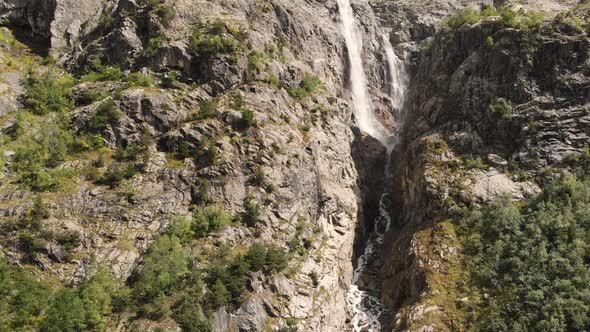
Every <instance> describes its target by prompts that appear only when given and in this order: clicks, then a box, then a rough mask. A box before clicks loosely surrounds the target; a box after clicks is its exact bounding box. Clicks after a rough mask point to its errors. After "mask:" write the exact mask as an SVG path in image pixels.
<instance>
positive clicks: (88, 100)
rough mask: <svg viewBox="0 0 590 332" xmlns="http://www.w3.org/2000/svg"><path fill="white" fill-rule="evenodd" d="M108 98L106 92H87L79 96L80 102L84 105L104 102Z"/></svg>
mask: <svg viewBox="0 0 590 332" xmlns="http://www.w3.org/2000/svg"><path fill="white" fill-rule="evenodd" d="M108 96H109V95H108V93H106V92H104V91H97V90H94V89H92V90H86V91H84V92H82V93H81V94H80V95H79V96H78V102H79V103H80V104H82V105H90V104H92V103H94V102H96V101H101V100H104V99H106V98H107V97H108Z"/></svg>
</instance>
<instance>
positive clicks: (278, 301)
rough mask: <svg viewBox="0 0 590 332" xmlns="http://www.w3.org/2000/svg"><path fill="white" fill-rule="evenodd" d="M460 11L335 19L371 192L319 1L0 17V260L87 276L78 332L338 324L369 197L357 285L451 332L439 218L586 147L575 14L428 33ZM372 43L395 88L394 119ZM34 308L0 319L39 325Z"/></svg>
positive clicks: (452, 307)
mask: <svg viewBox="0 0 590 332" xmlns="http://www.w3.org/2000/svg"><path fill="white" fill-rule="evenodd" d="M479 5H480V3H479V2H478V1H424V2H422V1H418V2H417V1H385V2H355V3H353V4H352V6H353V9H354V11H355V13H356V17H357V19H358V21H359V25H360V26H361V27H362V31H363V42H364V47H363V60H364V66H365V71H366V72H367V76H368V82H367V84H368V87H369V91H370V93H371V95H372V96H373V103H374V105H375V109H376V112H377V113H378V114H379V118H380V119H381V120H382V122H383V124H384V125H385V126H387V127H388V128H390V129H392V130H393V129H396V130H397V132H399V133H401V134H399V135H400V142H401V143H400V144H399V145H398V146H397V147H396V149H395V150H394V152H393V153H392V157H391V162H390V163H389V165H390V169H389V170H388V175H387V176H385V173H384V167H385V165H386V164H387V162H386V149H385V147H383V146H382V145H381V144H380V143H379V142H378V141H376V140H374V139H372V138H371V137H368V136H367V135H366V134H365V133H362V132H360V131H359V130H358V128H356V122H355V119H354V116H353V111H352V103H351V100H350V96H349V93H348V90H347V87H348V81H349V77H348V75H349V72H348V63H347V56H346V55H347V51H348V50H346V47H345V42H344V38H343V36H342V32H341V26H340V19H339V15H338V10H339V9H338V6H337V3H336V2H335V1H308V0H297V1H282V0H273V1H240V0H235V1H225V0H224V1H204V0H203V1H201V0H169V1H149V0H142V1H140V0H119V1H115V0H103V1H68V0H54V1H41V0H28V1H0V17H1V18H3V19H4V21H5V23H6V26H7V27H9V29H8V28H2V30H1V31H0V34H1V35H0V52H1V53H2V57H1V58H0V129H1V130H2V132H1V134H0V152H1V154H0V166H1V169H2V172H1V173H0V180H1V181H2V183H1V184H0V197H1V199H0V223H2V225H3V228H4V229H5V231H3V232H2V235H1V237H0V246H1V248H2V255H1V256H2V258H3V259H4V260H6V261H8V262H10V263H12V264H13V265H17V266H19V267H20V268H21V269H22V270H25V271H28V273H29V274H32V275H34V276H35V277H36V279H38V280H41V281H42V282H45V283H48V284H49V283H50V284H51V285H52V287H54V288H56V289H60V288H61V287H65V288H66V289H81V290H82V291H80V292H82V294H81V295H80V296H81V297H82V301H84V291H83V290H86V289H87V288H88V287H87V286H86V285H88V284H89V282H90V284H92V282H94V281H93V280H95V279H96V277H95V276H96V275H101V274H100V273H98V274H97V272H96V271H97V269H98V270H100V269H101V268H106V270H108V271H109V273H110V274H112V275H113V278H114V280H115V284H116V285H118V286H117V287H114V288H117V289H118V290H120V292H119V291H118V293H117V294H112V296H111V295H109V296H111V297H110V298H109V304H108V305H105V306H104V307H103V308H102V309H101V310H103V311H101V314H98V316H99V317H101V318H100V319H98V318H95V319H94V320H92V319H90V318H84V319H80V321H82V322H83V323H79V324H85V325H75V328H76V327H77V328H78V329H80V328H82V329H91V328H93V329H96V330H122V331H126V330H158V329H170V330H179V329H184V330H189V331H192V330H195V331H201V330H203V331H206V330H213V331H270V330H272V331H275V330H281V331H295V330H300V331H344V330H349V329H351V327H350V324H349V322H350V319H351V315H352V313H351V310H350V307H349V304H348V303H347V299H346V296H347V292H348V290H349V287H350V283H351V280H352V272H353V265H354V262H355V259H356V257H357V256H358V255H359V254H360V252H362V250H363V248H364V246H365V243H366V240H367V239H368V238H369V236H370V233H371V232H372V231H373V228H374V227H373V220H374V219H375V217H376V216H377V215H378V213H379V211H378V208H379V197H380V196H381V193H382V192H388V193H389V194H390V197H391V198H392V199H391V204H390V206H388V208H389V210H390V214H391V216H392V217H393V225H392V227H391V228H390V229H389V231H388V233H387V234H386V236H385V244H384V250H383V253H377V257H376V258H377V259H375V260H374V262H373V263H372V269H373V270H374V271H375V272H376V275H377V277H376V279H375V280H376V283H378V285H364V286H366V287H367V288H372V289H373V290H376V291H380V297H381V300H382V302H383V303H384V304H385V305H386V306H387V307H388V308H389V309H390V311H391V312H392V313H394V315H393V316H394V318H393V319H389V317H385V318H384V322H383V323H384V324H385V325H384V328H383V330H389V329H393V330H413V331H435V330H462V329H465V328H466V327H468V326H469V320H468V318H467V314H466V310H467V309H466V308H469V301H472V294H471V293H469V292H467V291H466V290H465V289H463V288H461V286H460V285H461V282H462V280H467V279H468V276H466V273H467V272H466V269H464V265H463V263H462V260H463V259H464V256H463V254H462V243H461V241H460V239H459V235H457V233H456V229H455V228H456V225H455V224H454V223H452V222H451V221H450V220H451V219H452V218H453V217H452V216H453V213H452V212H453V209H454V208H455V207H456V206H465V205H467V206H471V205H470V204H475V205H485V204H486V203H488V202H490V201H492V200H493V199H494V198H495V197H498V196H502V195H504V194H505V193H508V194H510V195H511V197H512V198H513V199H516V200H522V199H524V198H525V197H527V196H529V195H533V194H535V193H537V192H539V191H540V190H541V189H540V187H542V186H543V184H544V181H543V180H541V179H542V177H543V176H544V174H547V172H548V170H549V169H551V167H552V166H553V165H556V164H558V163H560V162H561V161H563V160H564V158H565V159H567V158H566V157H567V156H570V155H572V154H577V153H580V152H582V151H583V149H584V148H585V147H586V146H587V145H588V140H589V137H588V128H587V127H588V123H589V122H588V98H589V96H590V94H589V91H588V87H589V82H590V79H589V78H588V55H589V46H590V44H589V43H588V38H587V31H586V30H585V29H586V27H585V26H584V25H582V24H581V23H579V22H578V21H577V19H573V18H572V17H573V16H567V15H565V16H563V17H561V16H560V17H558V18H555V15H556V14H557V13H558V12H559V11H562V10H565V9H567V8H570V7H572V6H574V5H575V3H574V2H572V3H570V2H564V1H560V2H553V1H528V2H527V3H523V4H521V3H519V4H516V6H517V7H524V8H526V9H530V8H536V9H539V10H544V11H546V14H545V15H544V16H543V17H542V18H536V17H530V16H523V17H520V18H518V21H517V22H516V21H515V22H516V23H515V22H511V23H507V18H506V17H504V16H502V15H500V14H499V13H498V12H495V13H493V14H490V15H483V16H482V17H479V19H477V20H475V21H473V22H471V21H466V22H462V23H464V24H455V25H453V24H452V22H453V21H449V20H445V18H447V17H449V16H450V15H452V14H454V13H456V12H458V11H460V10H461V9H464V8H474V9H477V12H479ZM497 5H499V4H497ZM575 10H576V11H575V17H576V18H579V19H587V13H586V12H585V10H586V9H585V8H584V7H583V6H582V7H580V8H579V7H576V8H575ZM515 12H516V9H515ZM519 15H524V14H522V13H521V14H519ZM572 15H573V14H572ZM484 16H485V17H484ZM525 19H526V20H525ZM525 21H526V23H525ZM532 21H534V24H533V23H530V22H532ZM443 22H444V23H443ZM449 22H451V23H449ZM529 23H530V24H529ZM22 31H26V33H22ZM31 34H34V35H37V36H40V37H41V38H42V39H43V40H44V41H45V43H41V44H42V45H41V46H40V45H39V44H37V43H31V40H32V39H31V37H30V36H31ZM383 36H385V39H386V40H388V41H390V42H391V44H393V45H394V47H395V51H396V53H397V54H398V55H399V56H400V58H402V59H403V60H404V61H405V63H406V67H407V71H408V73H409V75H408V76H409V77H410V79H409V82H408V86H407V89H406V90H407V94H406V102H405V106H404V109H403V112H401V113H395V112H393V111H392V110H391V107H390V102H391V100H390V97H389V96H388V86H387V83H388V75H391V73H389V72H388V69H387V59H386V57H387V55H386V54H385V51H384V44H383V43H384V40H383V38H384V37H383ZM39 48H42V49H44V48H48V50H49V53H50V54H51V56H48V57H46V58H45V59H41V58H39V56H38V54H39V53H44V52H40V51H46V50H40V49H39ZM48 86H49V88H47V87H48ZM46 88H47V89H46ZM47 90H51V91H50V92H48V91H47ZM62 90H63V91H62ZM55 91H62V92H63V93H60V94H58V95H55V94H54V92H55ZM220 211H221V212H220ZM162 239H164V240H162ZM170 239H172V240H170ZM165 241H172V242H174V241H177V242H178V248H180V249H178V248H177V247H176V246H175V245H169V248H168V249H166V250H164V252H165V253H166V252H167V253H168V254H161V253H160V252H159V251H158V246H160V245H162V246H163V245H165V244H162V243H166V242H165ZM260 246H262V247H263V249H260ZM177 249H178V250H177ZM256 250H258V251H256ZM172 253H173V254H174V255H173V254H172ZM271 253H275V254H276V255H275V256H276V257H271V256H272V255H271ZM157 255H161V256H157ZM176 256H182V257H183V258H182V259H180V261H182V264H180V263H179V264H180V267H178V266H176V265H174V266H170V270H166V271H164V268H162V269H160V270H158V268H154V267H153V265H150V264H153V263H152V262H153V261H156V262H161V263H162V266H166V264H164V262H172V261H173V259H172V258H173V257H174V258H175V257H176ZM258 256H262V257H263V258H262V262H260V261H259V260H256V258H257V257H258ZM154 257H156V258H154ZM277 257H278V258H277ZM265 259H266V261H265ZM282 259H284V261H285V262H284V263H280V261H281V260H282ZM243 260H245V261H246V263H244V262H243ZM277 262H278V263H277ZM183 264H184V265H183ZM0 267H1V266H0ZM150 269H155V270H157V271H159V272H155V274H156V275H158V276H163V275H165V276H166V278H164V277H162V279H166V280H165V281H163V280H162V279H160V278H151V277H150V276H149V275H148V274H147V273H148V272H149V271H152V270H150ZM146 271H147V272H146ZM377 271H378V273H377ZM224 274H225V275H224ZM228 275H229V277H228ZM170 280H173V281H174V282H172V281H170ZM237 280H239V281H237ZM234 281H235V283H234ZM152 283H153V284H156V285H158V287H159V289H161V291H160V292H159V293H158V294H157V295H153V294H152V293H151V292H153V291H150V290H149V289H151V287H152V286H153V284H152ZM236 284H237V285H236ZM146 285H149V286H150V287H148V286H146ZM158 287H156V288H158ZM0 290H2V288H1V287H0ZM58 293H59V292H58ZM105 293H106V291H105ZM51 294H52V295H51V298H53V297H56V296H57V295H53V294H54V293H51ZM121 294H127V295H121ZM187 295H188V297H190V300H187V299H186V297H187ZM122 299H124V300H122ZM122 303H124V304H122ZM54 306H55V305H54ZM0 307H1V306H0ZM87 307H90V305H87ZM2 310H3V309H1V308H0V313H4V311H2ZM52 310H53V311H52ZM55 310H57V309H55V308H54V307H50V308H48V309H39V310H38V312H40V314H38V317H41V318H35V319H31V320H30V321H27V320H23V319H21V320H20V321H19V320H16V319H13V317H17V316H18V314H17V313H14V312H11V311H7V312H6V315H4V316H5V317H7V319H8V320H7V321H0V323H2V324H0V326H2V327H4V326H7V329H14V330H18V329H19V328H21V329H23V328H29V329H33V330H34V329H43V328H45V329H47V327H46V326H45V325H43V324H48V323H45V322H44V321H43V319H46V320H49V319H50V318H51V315H52V312H54V311H55ZM88 311H90V309H88ZM33 316H35V315H33ZM87 316H91V315H90V314H87ZM19 317H20V316H19ZM35 317H37V316H35ZM47 317H49V318H47ZM84 317H86V316H84ZM187 317H188V318H187ZM197 318H198V319H197ZM201 318H203V319H202V321H201ZM23 321H24V322H25V323H23ZM64 321H67V320H64ZM201 323H202V325H199V324H201ZM15 324H16V325H15ZM18 324H21V325H18ZM23 324H24V325H23ZM27 324H28V325H27ZM72 324H74V323H72ZM64 328H65V327H64ZM75 328H74V330H75Z"/></svg>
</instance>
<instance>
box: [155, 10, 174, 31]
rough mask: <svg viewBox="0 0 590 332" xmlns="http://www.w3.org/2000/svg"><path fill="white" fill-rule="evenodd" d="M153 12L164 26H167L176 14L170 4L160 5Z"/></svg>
mask: <svg viewBox="0 0 590 332" xmlns="http://www.w3.org/2000/svg"><path fill="white" fill-rule="evenodd" d="M154 12H155V13H156V15H158V17H159V18H160V21H161V22H162V25H164V27H168V26H169V25H170V23H172V20H173V19H174V16H175V15H176V13H175V10H174V7H173V6H171V5H160V6H158V7H157V8H156V10H155V11H154Z"/></svg>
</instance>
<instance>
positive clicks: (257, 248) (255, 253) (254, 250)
mask: <svg viewBox="0 0 590 332" xmlns="http://www.w3.org/2000/svg"><path fill="white" fill-rule="evenodd" d="M245 258H246V261H247V262H248V263H249V264H250V268H251V269H252V270H254V271H260V270H262V269H263V268H264V266H265V265H266V247H265V246H263V245H262V244H258V243H256V244H253V245H252V246H251V247H250V248H248V252H247V253H246V256H245Z"/></svg>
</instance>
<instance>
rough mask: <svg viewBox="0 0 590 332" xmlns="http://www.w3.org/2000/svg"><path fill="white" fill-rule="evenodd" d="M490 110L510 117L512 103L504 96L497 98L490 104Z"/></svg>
mask: <svg viewBox="0 0 590 332" xmlns="http://www.w3.org/2000/svg"><path fill="white" fill-rule="evenodd" d="M488 112H490V113H493V114H498V115H500V116H502V117H505V118H509V117H511V116H512V103H511V102H510V101H508V100H506V99H504V98H495V99H494V100H493V101H492V103H491V104H490V106H488Z"/></svg>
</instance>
